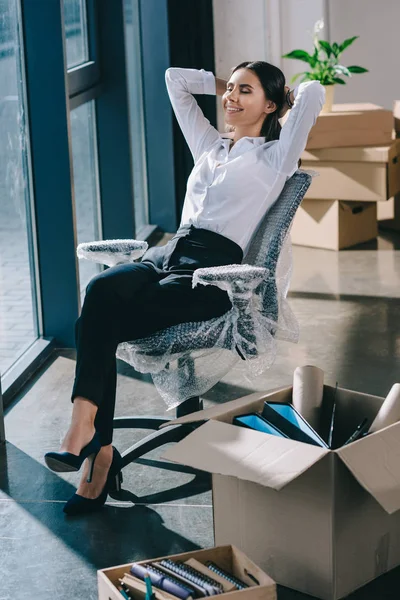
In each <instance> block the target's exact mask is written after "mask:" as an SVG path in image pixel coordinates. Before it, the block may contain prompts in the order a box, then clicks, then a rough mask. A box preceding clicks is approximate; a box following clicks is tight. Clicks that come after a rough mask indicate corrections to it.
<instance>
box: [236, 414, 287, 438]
mask: <svg viewBox="0 0 400 600" xmlns="http://www.w3.org/2000/svg"><path fill="white" fill-rule="evenodd" d="M233 425H238V426H239V427H247V429H255V430H256V431H262V432H263V433H269V434H270V435H277V436H279V437H284V438H287V437H288V436H287V435H286V434H285V433H283V432H282V431H280V429H278V427H275V425H273V424H272V423H268V422H267V421H266V420H265V419H264V418H263V417H262V415H260V414H259V413H248V414H246V415H240V416H237V417H235V418H234V419H233Z"/></svg>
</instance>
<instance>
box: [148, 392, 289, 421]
mask: <svg viewBox="0 0 400 600" xmlns="http://www.w3.org/2000/svg"><path fill="white" fill-rule="evenodd" d="M280 391H282V393H283V394H282V395H283V397H282V402H284V401H286V402H287V401H288V400H290V401H291V397H292V392H291V388H290V387H284V388H276V389H274V390H270V391H269V392H267V393H266V392H254V394H248V395H247V396H241V397H240V398H236V400H232V401H231V402H224V403H223V404H218V405H216V406H212V407H211V408H206V409H205V410H200V411H198V412H195V413H191V414H189V415H185V416H184V417H179V419H174V420H173V421H168V423H164V425H161V426H160V427H159V429H163V428H165V427H171V425H183V424H185V423H186V424H188V423H198V422H199V421H208V420H209V419H214V420H216V421H225V422H230V421H231V415H232V414H237V413H238V412H240V410H241V409H243V412H246V411H249V412H250V411H252V410H259V409H260V408H262V406H263V404H264V402H265V400H267V398H269V397H270V396H272V395H275V394H277V393H278V392H280ZM287 396H288V398H287ZM274 399H275V398H274Z"/></svg>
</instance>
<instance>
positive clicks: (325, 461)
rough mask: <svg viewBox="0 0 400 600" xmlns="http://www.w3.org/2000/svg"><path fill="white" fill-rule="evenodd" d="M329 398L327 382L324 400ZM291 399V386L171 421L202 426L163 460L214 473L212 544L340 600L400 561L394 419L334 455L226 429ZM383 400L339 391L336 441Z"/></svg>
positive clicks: (284, 580) (399, 465) (398, 437)
mask: <svg viewBox="0 0 400 600" xmlns="http://www.w3.org/2000/svg"><path fill="white" fill-rule="evenodd" d="M333 394H334V388H332V387H330V386H324V402H326V401H329V400H331V399H332V395H333ZM291 399H292V387H287V388H282V389H280V390H275V391H272V392H269V393H265V394H262V393H258V392H257V393H253V394H250V395H249V396H245V397H243V398H239V399H237V400H234V401H233V402H228V403H226V404H223V405H219V406H215V407H213V408H211V409H208V410H205V411H202V412H200V413H198V414H196V415H187V416H186V417H182V418H181V419H177V420H176V421H173V422H172V423H171V424H177V423H184V422H185V423H188V422H195V421H203V420H206V421H207V422H206V423H205V424H204V425H201V426H200V427H199V428H197V429H196V430H195V431H194V432H193V433H191V434H190V435H189V436H188V437H186V438H185V439H184V440H182V441H181V442H179V443H178V444H176V445H175V446H173V447H171V448H169V449H168V451H167V452H166V454H165V456H164V458H166V459H168V460H171V461H173V462H177V463H180V464H184V465H188V466H191V467H194V468H195V469H201V470H203V471H208V472H210V473H212V474H213V477H212V481H213V510H214V530H215V540H216V543H217V544H226V543H230V544H235V545H237V546H238V547H240V548H241V549H242V551H243V552H245V553H246V554H247V555H248V556H250V558H252V560H254V561H255V562H256V563H257V564H259V565H260V567H261V568H262V569H264V570H265V571H267V572H268V573H269V574H270V575H271V577H273V578H274V580H275V581H276V582H277V583H279V584H282V585H285V586H288V587H290V588H294V589H295V590H299V591H300V592H304V593H306V594H310V595H312V596H316V597H317V598H322V599H324V600H338V599H339V598H343V597H345V596H347V595H348V594H350V593H351V592H352V591H353V590H355V589H357V588H359V587H361V586H362V585H364V584H365V583H367V582H369V581H371V580H372V579H374V578H376V577H378V576H379V575H381V574H382V573H385V572H386V571H389V570H390V569H392V568H394V567H396V566H397V565H399V564H400V511H399V509H400V461H399V453H400V422H399V423H396V424H394V425H392V426H390V427H387V428H386V429H383V430H381V431H379V432H377V433H375V434H371V435H368V436H367V437H365V438H363V439H361V440H358V441H356V442H353V443H352V444H349V445H347V446H344V447H341V448H340V449H338V450H335V451H332V450H326V449H324V448H321V447H317V446H312V445H309V444H303V443H300V442H295V441H293V440H289V439H284V438H279V437H276V436H271V435H267V434H265V433H261V432H258V431H253V430H250V429H244V428H241V427H235V426H234V425H232V424H231V423H232V419H233V417H234V416H235V415H240V414H244V413H247V412H252V411H260V410H262V407H263V403H264V401H265V400H274V401H275V402H290V401H291ZM382 402H383V398H380V397H377V396H371V395H368V394H361V393H358V392H353V391H349V390H345V389H341V388H338V390H337V394H336V421H335V422H336V423H338V426H337V427H336V428H335V435H334V440H335V445H337V444H343V443H344V441H345V440H347V439H348V437H349V436H350V434H351V433H352V432H353V431H354V430H355V428H356V426H357V425H358V424H359V423H360V421H361V419H362V418H364V417H367V418H369V419H371V420H372V419H373V418H374V417H375V416H376V414H377V412H378V410H379V408H380V406H381V404H382ZM339 425H340V426H339Z"/></svg>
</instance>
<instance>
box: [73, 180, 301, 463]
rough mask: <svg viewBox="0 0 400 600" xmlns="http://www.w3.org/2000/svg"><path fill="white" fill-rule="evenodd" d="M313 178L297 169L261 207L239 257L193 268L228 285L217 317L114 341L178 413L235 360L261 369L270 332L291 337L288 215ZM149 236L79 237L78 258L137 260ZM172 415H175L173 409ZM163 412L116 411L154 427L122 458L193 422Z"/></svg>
mask: <svg viewBox="0 0 400 600" xmlns="http://www.w3.org/2000/svg"><path fill="white" fill-rule="evenodd" d="M310 184H311V175H310V174H308V173H307V172H305V171H301V170H297V171H296V172H295V173H294V174H293V175H292V177H291V178H290V179H289V180H288V181H287V182H286V184H285V186H284V188H283V190H282V192H281V194H280V196H279V198H278V199H277V200H276V202H275V204H274V205H273V206H272V208H271V209H270V210H269V211H268V212H267V213H266V215H265V217H264V218H263V220H262V222H261V223H260V225H259V227H258V229H257V231H256V233H255V235H254V236H253V238H252V241H251V244H250V247H249V249H248V251H247V253H246V255H245V256H244V258H243V263H242V264H241V265H228V266H222V267H210V268H202V269H197V270H196V271H194V274H193V285H198V284H204V285H217V286H218V287H220V288H221V289H224V290H226V291H227V292H228V295H229V298H230V301H231V303H232V308H231V309H230V310H229V311H228V312H227V313H225V314H224V315H223V316H222V317H217V318H215V319H210V320H209V321H205V322H201V323H182V324H178V325H174V326H172V327H169V328H167V329H164V330H162V331H159V332H156V333H154V334H152V335H151V336H148V337H146V338H143V339H140V340H134V341H132V342H123V343H122V344H120V345H119V346H118V349H117V357H118V358H120V359H122V360H124V361H126V362H128V363H129V364H131V365H133V366H134V367H135V368H136V369H137V370H139V371H140V372H147V373H151V375H152V378H153V381H154V383H155V385H156V387H157V389H158V391H159V392H160V394H161V396H162V397H163V398H164V400H165V401H166V403H167V404H168V405H169V406H170V407H177V408H176V417H181V416H183V415H186V414H190V413H193V412H196V411H199V410H202V407H203V403H202V400H201V399H200V395H201V394H202V393H205V392H206V391H208V390H209V389H210V388H211V387H213V385H215V384H216V383H217V382H218V381H219V380H220V379H221V378H222V377H223V376H224V375H225V374H226V373H227V372H228V371H229V370H230V368H232V366H233V365H234V364H235V362H237V361H238V360H240V359H241V360H244V361H246V364H248V365H249V367H250V372H252V373H254V374H258V373H260V372H263V371H264V370H265V369H266V368H267V367H268V366H270V364H272V362H273V360H274V347H275V339H286V340H288V341H293V342H296V341H297V339H298V326H297V321H296V319H295V317H294V315H293V313H292V312H291V310H290V308H289V305H288V303H287V301H286V296H287V292H288V288H289V283H290V275H291V255H290V250H291V246H290V239H289V236H288V233H289V230H290V226H291V224H292V221H293V218H294V215H295V213H296V210H297V208H298V207H299V205H300V203H301V201H302V200H303V197H304V195H305V193H306V191H307V189H308V187H309V186H310ZM146 249H147V243H146V242H143V241H137V240H105V241H98V242H88V243H83V244H80V245H79V246H78V248H77V254H78V257H79V258H85V259H88V260H92V261H95V262H100V263H103V264H106V265H108V266H114V265H117V264H121V263H124V262H134V261H135V260H138V259H139V258H140V257H141V256H142V255H143V254H144V253H145V251H146ZM174 418H175V416H174ZM170 420H172V418H171V419H169V418H166V417H160V418H158V417H117V418H115V419H114V428H116V429H122V428H128V429H130V428H132V429H133V428H135V429H153V430H156V431H154V432H153V433H151V434H150V435H148V436H146V437H145V438H144V439H143V440H140V441H139V442H137V443H136V444H134V445H133V446H131V447H130V448H128V449H127V450H125V452H124V453H123V454H122V457H123V466H126V465H127V464H129V463H130V462H132V461H134V460H136V459H138V458H139V457H141V456H143V455H144V454H147V453H148V452H150V451H151V450H154V449H155V448H157V447H159V446H162V445H163V444H166V443H169V442H178V441H180V440H181V439H183V438H184V437H185V436H186V435H188V433H190V432H191V431H193V429H194V428H195V427H196V426H198V423H197V424H195V425H175V426H171V427H166V428H163V429H162V430H161V431H158V428H159V427H160V425H162V424H164V423H168V422H169V421H170Z"/></svg>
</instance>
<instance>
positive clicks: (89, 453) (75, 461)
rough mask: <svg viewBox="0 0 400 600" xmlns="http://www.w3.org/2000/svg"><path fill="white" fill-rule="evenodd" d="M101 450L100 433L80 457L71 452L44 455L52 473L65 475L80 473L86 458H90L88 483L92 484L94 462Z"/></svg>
mask: <svg viewBox="0 0 400 600" xmlns="http://www.w3.org/2000/svg"><path fill="white" fill-rule="evenodd" d="M100 448H101V443H100V437H99V434H98V433H95V434H94V436H93V437H92V439H91V440H90V442H89V443H88V444H86V446H84V447H83V448H82V450H81V451H80V453H79V456H77V455H76V454H71V453H70V452H47V453H46V454H45V455H44V460H45V461H46V465H47V466H48V467H49V469H51V470H52V471H55V472H56V473H65V472H67V471H68V472H69V471H79V469H80V468H81V466H82V463H83V461H84V460H85V458H88V459H89V462H90V467H89V473H88V477H87V482H88V483H90V482H91V481H92V475H93V467H94V461H95V460H96V456H97V454H98V453H99V452H100Z"/></svg>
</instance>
